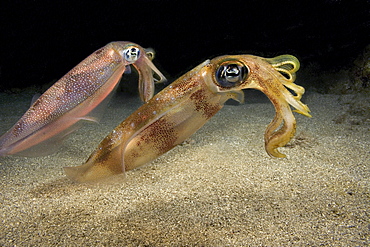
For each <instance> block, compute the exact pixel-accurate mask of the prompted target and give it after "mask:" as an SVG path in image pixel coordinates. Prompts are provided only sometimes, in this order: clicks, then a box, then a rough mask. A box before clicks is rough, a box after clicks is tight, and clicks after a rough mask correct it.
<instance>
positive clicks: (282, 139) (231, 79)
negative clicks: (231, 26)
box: [65, 55, 310, 182]
mask: <svg viewBox="0 0 370 247" xmlns="http://www.w3.org/2000/svg"><path fill="white" fill-rule="evenodd" d="M298 68H299V61H298V60H297V59H296V58H295V57H293V56H290V55H282V56H278V57H275V58H270V59H266V58H262V57H257V56H251V55H226V56H220V57H216V58H214V59H212V60H206V61H205V62H203V63H202V64H200V65H198V66H197V67H195V68H194V69H193V70H191V71H189V72H188V73H186V74H185V75H183V76H181V77H180V78H179V79H177V80H176V81H175V82H173V83H172V84H170V85H169V86H167V87H166V88H165V89H163V90H162V91H161V92H159V93H158V94H157V95H155V96H154V97H153V98H152V99H151V100H150V101H149V102H147V103H146V104H144V105H143V106H141V107H140V108H139V109H137V110H136V111H135V112H134V113H133V114H132V115H130V116H129V117H128V118H127V119H126V120H124V121H123V122H122V123H121V124H120V125H118V126H117V127H116V128H115V129H114V130H113V131H112V132H111V133H110V134H109V135H108V136H107V137H106V138H105V139H104V140H103V141H102V142H101V143H100V145H99V146H98V148H97V149H96V150H95V151H94V152H93V153H92V154H91V155H90V157H89V158H88V160H87V161H86V163H85V164H83V165H81V166H78V167H66V168H65V172H66V174H67V175H68V176H69V177H70V178H71V179H73V180H75V181H79V182H87V181H93V180H98V179H102V178H106V177H109V176H112V175H115V174H120V173H123V172H125V171H128V170H131V169H134V168H136V167H139V166H141V165H143V164H145V163H148V162H150V161H152V160H154V159H155V158H157V157H158V156H160V155H162V154H163V153H165V152H167V151H169V150H170V149H172V148H173V147H175V146H176V145H178V144H180V143H182V142H183V141H184V140H186V139H187V138H188V137H189V136H190V135H192V134H193V133H194V132H196V131H197V130H198V129H199V128H201V127H202V126H203V125H204V124H205V123H206V122H207V121H208V120H209V119H210V118H211V117H212V116H214V115H215V114H216V113H217V112H218V111H219V110H220V109H221V108H222V107H223V105H224V103H225V102H226V101H227V100H228V99H230V98H233V99H235V100H237V101H239V102H243V101H244V93H243V91H242V90H243V89H246V88H254V89H258V90H260V91H262V92H263V93H264V94H266V95H267V97H268V98H269V99H270V101H271V102H272V103H273V105H274V106H275V110H276V115H275V118H274V120H273V121H272V122H271V123H270V124H269V126H268V127H267V130H266V132H265V148H266V151H267V153H268V154H269V155H271V156H275V157H285V155H284V154H281V153H280V152H279V151H278V150H277V148H279V147H282V146H284V145H285V144H287V143H288V142H289V140H290V139H291V138H292V137H293V135H294V133H295V128H296V121H295V118H294V116H293V114H292V111H291V108H290V105H291V106H293V107H294V108H295V109H296V112H298V113H300V114H303V115H305V116H308V117H310V114H309V109H308V107H307V106H306V105H305V104H303V103H302V102H301V101H300V99H301V97H302V95H303V93H304V89H303V87H300V86H298V85H296V84H294V80H295V72H296V71H297V70H298ZM288 89H289V90H290V91H292V92H294V93H295V95H293V94H292V93H291V92H290V91H289V90H288Z"/></svg>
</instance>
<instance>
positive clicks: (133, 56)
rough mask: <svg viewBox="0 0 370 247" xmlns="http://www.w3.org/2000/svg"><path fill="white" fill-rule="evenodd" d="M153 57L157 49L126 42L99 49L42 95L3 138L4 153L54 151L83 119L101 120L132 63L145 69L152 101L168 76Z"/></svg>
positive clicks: (144, 95) (144, 92)
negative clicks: (102, 110)
mask: <svg viewBox="0 0 370 247" xmlns="http://www.w3.org/2000/svg"><path fill="white" fill-rule="evenodd" d="M153 56H154V53H153V51H152V50H147V49H144V48H142V47H141V46H139V45H137V44H135V43H132V42H126V41H119V42H111V43H109V44H107V45H106V46H104V47H102V48H100V49H99V50H97V51H95V52H94V53H93V54H91V55H90V56H88V57H87V58H85V59H84V60H83V61H82V62H81V63H79V64H78V65H77V66H76V67H74V68H73V69H72V70H71V71H69V72H68V73H67V74H66V75H65V76H63V77H62V78H61V79H60V80H59V81H57V82H56V83H55V84H54V85H53V86H51V87H50V88H49V89H48V90H47V91H46V92H45V93H44V94H42V95H41V96H40V97H39V98H38V99H37V100H36V101H35V102H34V104H33V105H32V106H31V107H30V108H29V109H28V110H27V112H26V113H25V114H24V115H23V116H22V118H21V119H19V121H18V122H17V123H16V124H15V125H14V126H13V127H12V128H11V129H10V130H9V131H8V132H6V133H5V134H4V135H3V136H2V137H1V138H0V156H5V155H13V154H15V155H21V156H39V155H44V154H47V153H51V152H53V151H54V150H55V149H56V148H57V146H58V145H59V144H60V143H61V140H62V139H64V138H65V137H66V136H67V135H68V134H69V133H71V132H73V131H74V130H76V129H77V128H78V127H79V125H80V124H79V123H80V122H81V120H87V121H97V120H98V116H97V114H98V112H97V108H98V106H100V107H101V106H103V105H106V103H107V102H108V101H109V98H110V97H109V96H110V95H112V92H113V91H114V89H115V88H117V85H118V82H119V81H120V78H121V76H122V74H123V73H124V72H125V71H127V70H129V69H130V68H129V66H130V65H133V66H134V67H135V68H136V69H137V71H138V73H139V94H140V97H141V99H142V100H143V101H145V102H146V101H148V100H149V99H150V98H151V97H152V96H153V94H154V81H157V82H162V81H164V80H165V78H164V76H163V75H162V73H161V72H160V71H159V70H158V69H157V68H156V67H155V66H154V64H153V63H152V62H151V60H152V59H153ZM153 73H154V74H156V76H157V77H158V79H157V80H155V79H154V77H153ZM100 107H99V108H100ZM100 112H101V111H100Z"/></svg>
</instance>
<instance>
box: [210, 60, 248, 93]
mask: <svg viewBox="0 0 370 247" xmlns="http://www.w3.org/2000/svg"><path fill="white" fill-rule="evenodd" d="M248 73H249V69H248V67H247V66H245V65H244V64H241V63H238V62H235V61H228V62H225V63H223V64H221V66H220V67H219V68H218V69H217V71H216V80H217V83H218V84H219V85H220V86H221V87H225V88H230V87H234V86H236V85H238V84H240V83H242V82H243V81H244V80H245V78H246V77H247V75H248Z"/></svg>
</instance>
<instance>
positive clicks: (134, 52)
mask: <svg viewBox="0 0 370 247" xmlns="http://www.w3.org/2000/svg"><path fill="white" fill-rule="evenodd" d="M123 56H124V59H125V60H126V61H127V62H130V63H134V62H136V61H137V60H138V59H139V57H140V49H139V48H137V47H135V46H129V47H128V48H126V49H125V50H123Z"/></svg>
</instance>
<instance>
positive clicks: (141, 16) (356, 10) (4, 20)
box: [0, 0, 370, 91]
mask: <svg viewBox="0 0 370 247" xmlns="http://www.w3.org/2000/svg"><path fill="white" fill-rule="evenodd" d="M369 11H370V1H366V0H350V1H340V0H338V1H299V0H296V1H226V0H224V1H200V0H199V1H143V0H131V1H126V0H120V1H95V2H94V1H41V0H40V1H39V0H35V1H2V3H1V4H0V18H1V25H0V28H1V29H0V32H1V45H0V47H1V50H0V52H1V53H0V54H1V56H0V91H4V90H7V89H10V88H25V87H29V86H31V85H44V84H48V83H50V82H51V81H55V80H57V79H59V78H60V77H62V76H63V75H64V74H65V73H67V72H68V71H69V70H70V69H72V68H73V67H74V66H75V65H77V64H78V63H79V62H80V61H81V60H83V59H84V58H85V57H87V56H88V55H90V54H91V53H93V52H94V51H95V50H97V49H98V48H100V47H102V46H104V45H106V44H107V43H109V42H111V41H132V42H135V43H138V44H140V45H141V46H143V47H152V48H154V49H155V51H156V58H155V60H154V63H155V64H156V65H157V66H158V67H159V68H160V69H161V70H162V71H163V72H164V74H165V75H166V76H168V77H170V78H176V77H178V76H180V75H181V74H182V73H184V72H186V71H188V70H189V69H191V68H193V67H195V66H196V65H198V64H199V63H201V62H203V61H204V60H205V59H208V58H213V57H215V56H218V55H224V54H239V53H250V54H254V55H259V56H265V57H272V56H276V55H280V54H285V53H288V54H292V55H295V56H297V57H298V58H299V59H300V61H301V63H302V65H301V66H302V67H304V66H307V65H308V64H310V63H315V64H316V66H319V67H320V69H321V70H322V71H325V70H331V71H333V70H339V69H341V68H346V67H348V66H351V65H352V63H353V60H354V59H355V58H356V56H358V55H359V54H360V53H361V51H362V50H363V49H364V47H365V46H366V45H367V44H369V43H370V42H369V41H370V39H369V37H370V15H369Z"/></svg>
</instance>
